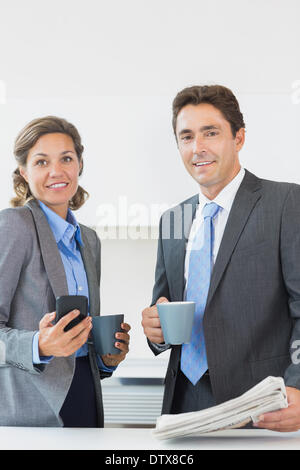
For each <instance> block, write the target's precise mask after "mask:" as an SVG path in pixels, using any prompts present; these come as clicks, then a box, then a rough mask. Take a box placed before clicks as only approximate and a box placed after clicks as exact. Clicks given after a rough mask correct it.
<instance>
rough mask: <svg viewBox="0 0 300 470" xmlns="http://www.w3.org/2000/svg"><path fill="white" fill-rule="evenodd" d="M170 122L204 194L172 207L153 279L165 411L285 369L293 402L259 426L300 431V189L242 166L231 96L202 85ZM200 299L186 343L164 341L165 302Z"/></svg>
mask: <svg viewBox="0 0 300 470" xmlns="http://www.w3.org/2000/svg"><path fill="white" fill-rule="evenodd" d="M173 128H174V133H175V136H176V140H177V144H178V149H179V152H180V155H181V157H182V160H183V163H184V165H185V167H186V169H187V171H188V172H189V173H190V175H191V176H192V177H193V178H194V179H195V180H196V181H197V183H198V184H199V187H200V192H199V194H198V195H196V196H193V197H192V198H190V199H188V200H187V201H184V202H183V203H181V204H180V205H179V206H177V207H176V208H174V209H171V210H169V211H167V212H166V213H164V214H163V216H162V218H161V221H160V237H159V242H158V254H157V265H156V274H155V285H154V289H153V299H152V305H151V307H148V308H146V309H145V310H144V311H143V320H142V325H143V328H144V333H145V335H146V336H147V338H148V342H149V345H150V347H151V349H152V350H153V352H154V353H155V354H159V353H160V352H162V351H165V350H166V349H169V348H171V355H170V361H169V366H168V370H167V375H166V382H165V394H164V401H163V410H162V412H163V413H181V412H188V411H195V410H200V409H203V408H207V407H209V406H213V405H215V404H219V403H222V402H224V401H226V400H229V399H232V398H234V397H237V396H239V395H241V394H242V393H244V392H245V391H246V390H248V389H249V388H251V387H252V386H254V385H255V384H256V383H258V382H260V381H261V380H263V379H264V378H265V377H267V376H269V375H272V376H282V377H284V380H285V384H286V389H287V396H288V402H289V407H288V408H286V409H283V410H280V411H276V412H272V413H266V414H265V415H264V416H261V417H260V422H259V424H258V426H259V427H263V428H267V429H271V430H278V431H295V430H298V429H299V428H300V390H299V389H300V365H298V364H297V362H299V361H295V360H294V362H293V361H292V358H295V356H297V354H295V353H296V352H297V350H296V351H295V348H296V347H297V346H298V344H299V343H297V340H300V186H298V185H296V184H289V183H277V182H273V181H267V180H262V179H260V178H257V177H256V176H254V175H253V174H251V173H250V172H248V171H247V170H245V169H243V168H241V165H240V162H239V152H240V150H241V149H242V147H243V144H244V140H245V124H244V121H243V116H242V114H241V112H240V109H239V104H238V102H237V100H236V98H235V96H234V95H233V93H232V92H231V91H230V90H229V89H227V88H225V87H222V86H217V85H215V86H194V87H190V88H186V89H184V90H182V91H181V92H179V93H178V95H177V96H176V98H175V100H174V102H173ZM180 300H193V301H195V303H196V313H195V320H194V326H193V332H192V339H191V343H190V344H189V345H183V346H170V345H167V344H164V337H163V333H162V330H161V327H160V322H159V317H158V313H157V307H156V303H159V302H164V301H180Z"/></svg>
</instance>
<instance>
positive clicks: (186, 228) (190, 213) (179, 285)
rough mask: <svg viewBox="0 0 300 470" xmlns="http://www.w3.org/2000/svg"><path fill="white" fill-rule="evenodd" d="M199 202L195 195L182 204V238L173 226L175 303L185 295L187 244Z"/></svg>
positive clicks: (173, 288) (173, 290) (173, 287)
mask: <svg viewBox="0 0 300 470" xmlns="http://www.w3.org/2000/svg"><path fill="white" fill-rule="evenodd" d="M198 201H199V196H198V195H195V196H193V197H192V198H190V199H188V200H187V201H186V202H185V203H183V204H181V206H180V208H181V211H182V212H181V214H182V218H181V220H180V224H181V237H180V238H175V236H176V230H175V225H176V224H174V225H173V230H174V231H173V234H175V236H174V240H173V241H172V243H173V247H172V252H173V253H174V254H175V256H174V258H173V260H172V261H173V263H172V274H173V282H172V292H173V296H172V297H173V298H172V300H173V301H181V300H182V299H183V294H184V284H185V280H184V265H185V263H184V262H185V254H186V244H187V241H188V238H189V233H190V230H191V226H192V223H193V220H194V217H195V214H196V209H197V205H198Z"/></svg>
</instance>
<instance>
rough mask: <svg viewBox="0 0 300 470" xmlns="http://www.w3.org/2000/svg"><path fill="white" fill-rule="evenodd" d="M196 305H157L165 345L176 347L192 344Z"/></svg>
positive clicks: (182, 303) (180, 303)
mask: <svg viewBox="0 0 300 470" xmlns="http://www.w3.org/2000/svg"><path fill="white" fill-rule="evenodd" d="M195 305H196V304H195V302H166V303H162V304H157V305H156V306H157V310H158V315H159V319H160V324H161V328H162V331H163V335H164V338H165V343H167V344H174V345H175V344H183V343H189V342H190V339H191V334H192V328H193V322H194V314H195Z"/></svg>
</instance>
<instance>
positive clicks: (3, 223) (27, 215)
mask: <svg viewBox="0 0 300 470" xmlns="http://www.w3.org/2000/svg"><path fill="white" fill-rule="evenodd" d="M0 227H1V230H3V229H4V228H5V229H6V233H7V234H8V233H14V236H18V237H20V239H22V240H25V239H26V238H27V239H31V238H32V235H33V234H34V235H35V236H36V229H35V224H34V221H33V217H32V214H31V212H30V210H29V209H28V207H26V206H22V207H14V208H12V207H11V208H7V209H3V210H2V211H0Z"/></svg>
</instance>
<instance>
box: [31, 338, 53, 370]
mask: <svg viewBox="0 0 300 470" xmlns="http://www.w3.org/2000/svg"><path fill="white" fill-rule="evenodd" d="M39 336H40V332H39V331H37V332H36V333H35V335H34V337H33V340H32V362H33V364H48V363H49V362H50V361H51V359H53V356H40V355H39Z"/></svg>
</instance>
